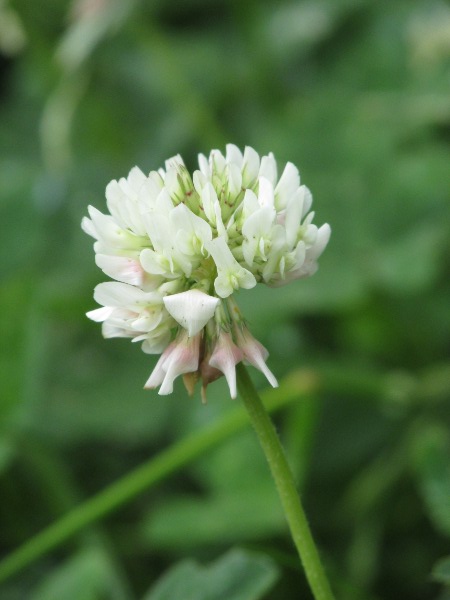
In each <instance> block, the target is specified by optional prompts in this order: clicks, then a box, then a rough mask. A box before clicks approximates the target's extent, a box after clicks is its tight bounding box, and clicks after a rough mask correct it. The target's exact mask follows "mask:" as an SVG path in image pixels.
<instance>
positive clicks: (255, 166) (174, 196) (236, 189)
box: [82, 144, 331, 397]
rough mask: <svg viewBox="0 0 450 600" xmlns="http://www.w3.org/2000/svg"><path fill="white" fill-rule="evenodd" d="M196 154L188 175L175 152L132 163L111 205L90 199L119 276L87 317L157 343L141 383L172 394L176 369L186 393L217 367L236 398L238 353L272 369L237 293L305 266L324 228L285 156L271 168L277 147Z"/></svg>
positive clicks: (103, 264) (295, 275)
mask: <svg viewBox="0 0 450 600" xmlns="http://www.w3.org/2000/svg"><path fill="white" fill-rule="evenodd" d="M198 162H199V169H198V170H196V171H194V173H193V174H192V176H191V174H190V173H189V171H188V169H187V168H186V166H185V165H184V162H183V160H182V158H181V157H180V156H179V155H177V156H175V157H173V158H171V159H169V160H167V161H166V164H165V168H164V169H159V170H158V171H151V172H150V173H149V175H148V176H147V175H144V173H142V171H141V170H140V169H138V168H137V167H134V168H133V169H132V170H131V171H130V173H129V175H128V177H127V178H126V179H125V178H122V179H120V180H119V181H112V182H111V183H109V184H108V186H107V188H106V200H107V206H108V210H109V214H103V213H101V212H100V211H99V210H97V209H95V208H94V207H92V206H90V207H89V218H88V217H85V218H84V219H83V221H82V227H83V229H84V231H85V232H86V233H87V234H89V235H90V236H92V237H93V238H94V239H95V243H94V250H95V253H96V257H95V259H96V264H97V265H98V266H99V267H100V269H102V271H103V272H104V273H105V274H106V275H108V276H109V277H111V278H112V279H115V280H116V281H111V282H107V283H101V284H99V285H98V286H97V287H96V288H95V293H94V298H95V300H96V301H97V302H98V303H99V304H100V305H102V308H98V309H96V310H93V311H90V312H89V313H88V317H89V318H91V319H92V320H94V321H99V322H101V323H102V328H103V335H104V336H105V337H128V338H131V339H132V341H134V342H137V341H140V342H142V349H143V350H144V352H147V353H150V354H160V353H162V355H161V358H160V359H159V361H158V363H157V365H156V367H155V369H154V371H153V373H152V374H151V376H150V378H149V380H148V381H147V383H146V385H145V387H146V388H154V387H157V386H161V387H160V390H159V393H161V394H167V393H170V392H171V391H172V387H173V381H174V379H175V378H176V377H177V376H178V375H181V374H182V375H183V376H184V381H185V384H186V387H187V388H188V391H189V392H192V389H193V386H194V385H195V382H196V381H197V379H199V378H202V379H203V394H204V389H205V387H206V385H207V384H208V383H209V382H210V381H213V380H214V379H217V377H218V376H220V375H222V374H223V375H225V377H226V379H227V382H228V385H229V387H230V394H231V396H232V397H235V396H236V374H235V366H236V364H237V363H238V362H240V361H241V360H243V361H245V362H247V363H249V364H251V365H253V366H255V367H256V368H257V369H259V370H260V371H262V372H263V373H264V374H265V376H266V377H267V379H268V381H269V382H270V384H271V385H273V386H276V385H277V380H276V379H275V377H274V375H273V374H272V373H271V371H270V370H269V369H268V367H267V365H266V359H267V356H268V352H267V350H266V349H265V348H264V347H263V346H262V345H261V344H260V343H259V342H258V341H257V340H255V338H254V337H253V336H252V335H251V333H250V331H249V330H248V328H247V325H246V323H245V320H244V318H243V317H242V315H241V314H240V312H239V309H238V307H237V305H236V303H235V301H234V298H233V292H234V291H235V290H238V289H240V288H243V289H250V288H253V287H254V286H255V285H256V284H257V283H264V284H266V285H269V286H272V287H278V286H281V285H285V284H287V283H289V282H291V281H294V280H295V279H299V278H304V277H308V276H309V275H312V274H313V273H315V271H316V270H317V260H318V258H319V257H320V255H321V254H322V252H323V250H324V249H325V247H326V245H327V243H328V240H329V237H330V232H331V230H330V227H329V225H328V224H325V225H322V226H321V227H320V228H318V227H317V226H316V225H314V224H313V223H312V221H313V217H314V213H313V212H310V208H311V204H312V196H311V193H310V191H309V190H308V188H307V187H305V186H304V185H300V175H299V172H298V170H297V168H296V167H295V166H294V165H293V164H292V163H287V165H286V166H285V168H284V170H283V172H282V174H281V176H280V177H279V178H278V175H277V165H276V162H275V158H274V156H273V154H269V155H267V156H263V157H262V158H260V157H259V155H258V154H257V153H256V152H255V150H253V148H250V147H247V148H245V151H244V152H243V153H242V152H241V151H240V150H239V148H237V147H236V146H234V145H232V144H228V145H227V147H226V153H225V155H223V154H222V153H221V152H220V151H219V150H213V151H212V152H211V153H210V155H209V157H208V158H207V157H206V156H203V155H202V154H200V155H199V161H198Z"/></svg>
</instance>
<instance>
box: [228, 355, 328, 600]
mask: <svg viewBox="0 0 450 600" xmlns="http://www.w3.org/2000/svg"><path fill="white" fill-rule="evenodd" d="M237 375H238V388H239V393H240V395H241V397H242V400H243V402H244V405H245V408H246V409H247V412H248V414H249V416H250V420H251V423H252V425H253V427H254V429H255V431H256V433H257V435H258V438H259V441H260V444H261V446H262V449H263V451H264V454H265V455H266V459H267V462H268V463H269V467H270V470H271V472H272V476H273V478H274V480H275V485H276V487H277V490H278V494H279V496H280V499H281V503H282V505H283V508H284V512H285V516H286V519H287V522H288V524H289V528H290V530H291V535H292V538H293V540H294V543H295V545H296V547H297V550H298V554H299V556H300V560H301V562H302V565H303V568H304V570H305V573H306V578H307V580H308V583H309V585H310V587H311V590H312V592H313V594H314V597H315V599H316V600H333V598H334V596H333V593H332V592H331V588H330V585H329V583H328V580H327V577H326V575H325V571H324V569H323V566H322V563H321V562H320V557H319V553H318V551H317V548H316V545H315V543H314V539H313V537H312V535H311V530H310V528H309V525H308V521H307V519H306V515H305V513H304V510H303V507H302V504H301V502H300V497H299V495H298V492H297V489H296V486H295V481H294V477H293V475H292V472H291V470H290V468H289V465H288V462H287V460H286V455H285V453H284V450H283V447H282V446H281V443H280V440H279V438H278V435H277V433H276V431H275V428H274V426H273V423H272V421H271V420H270V417H269V415H268V413H267V411H266V409H265V408H264V405H263V403H262V402H261V399H260V397H259V396H258V392H257V391H256V389H255V387H254V385H253V383H252V380H251V379H250V377H249V375H248V373H247V370H246V368H245V367H244V365H243V364H239V365H238V366H237Z"/></svg>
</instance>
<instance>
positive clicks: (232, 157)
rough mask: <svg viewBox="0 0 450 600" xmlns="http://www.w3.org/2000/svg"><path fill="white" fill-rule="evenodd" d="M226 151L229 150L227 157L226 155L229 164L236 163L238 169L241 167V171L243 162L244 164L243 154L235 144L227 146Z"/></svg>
mask: <svg viewBox="0 0 450 600" xmlns="http://www.w3.org/2000/svg"><path fill="white" fill-rule="evenodd" d="M226 149H227V155H226V158H227V163H228V164H231V163H234V164H235V165H236V166H237V167H239V169H241V167H242V162H243V156H242V152H241V151H240V150H239V148H238V147H237V146H235V145H234V144H227V146H226Z"/></svg>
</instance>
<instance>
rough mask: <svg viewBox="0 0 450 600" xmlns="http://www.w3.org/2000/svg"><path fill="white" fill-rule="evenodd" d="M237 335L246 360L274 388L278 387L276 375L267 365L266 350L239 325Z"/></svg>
mask: <svg viewBox="0 0 450 600" xmlns="http://www.w3.org/2000/svg"><path fill="white" fill-rule="evenodd" d="M235 335H236V341H237V343H238V346H239V348H240V349H241V350H242V352H243V354H244V359H245V360H246V361H247V362H248V363H250V364H251V365H253V366H254V367H256V368H257V369H259V370H260V371H261V372H262V373H264V375H265V376H266V378H267V380H268V382H269V383H270V385H271V386H272V387H278V381H277V379H276V377H275V375H274V374H273V373H272V371H271V370H270V369H269V367H268V366H267V365H266V359H267V357H268V356H269V353H268V351H267V350H266V348H264V346H263V345H262V344H261V343H260V342H258V340H257V339H255V338H254V337H253V336H252V334H251V333H250V332H249V330H248V329H247V328H246V327H245V326H244V327H243V328H241V326H239V325H238V326H236V328H235Z"/></svg>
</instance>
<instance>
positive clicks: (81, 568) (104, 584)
mask: <svg viewBox="0 0 450 600" xmlns="http://www.w3.org/2000/svg"><path fill="white" fill-rule="evenodd" d="M100 598H110V599H111V600H127V596H126V595H124V593H123V592H122V591H121V590H120V587H119V586H117V584H116V582H115V575H114V574H113V572H112V571H111V565H110V564H109V563H108V562H107V561H106V559H105V556H104V554H103V553H102V552H101V551H100V550H96V549H87V550H83V551H82V552H80V553H78V554H77V555H75V556H74V557H72V558H70V559H68V560H67V561H66V562H65V563H64V564H63V565H62V566H60V567H59V568H57V569H55V570H54V571H53V572H52V573H51V574H49V575H48V576H47V577H46V578H44V580H43V582H42V583H41V584H40V585H39V586H38V587H37V589H36V590H35V591H34V592H33V594H32V595H31V596H30V600H62V599H64V600H81V599H82V600H100Z"/></svg>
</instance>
